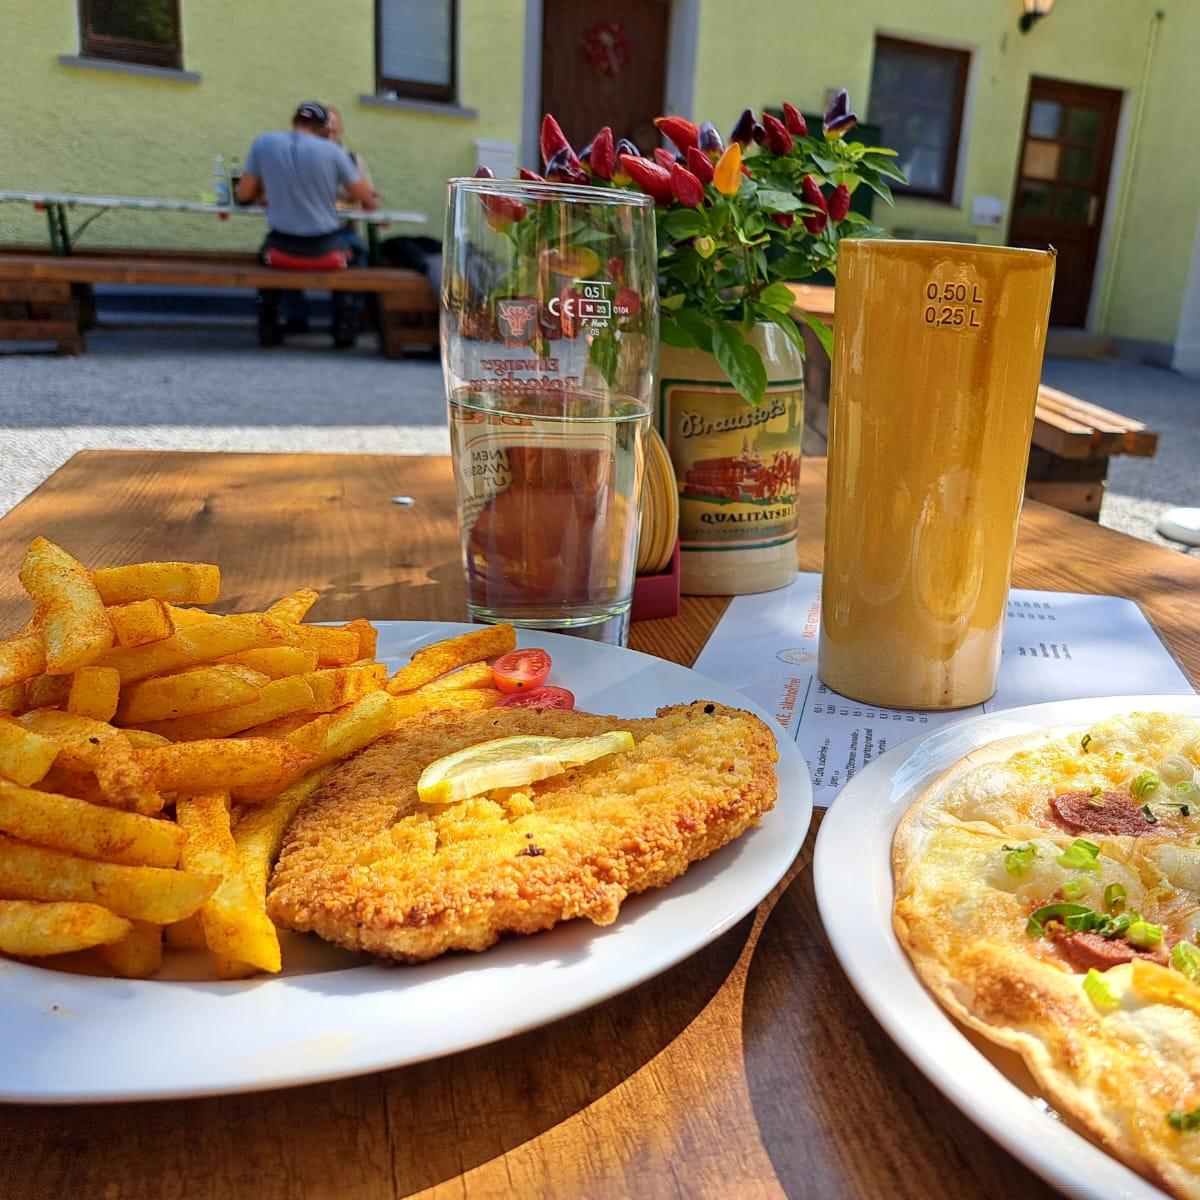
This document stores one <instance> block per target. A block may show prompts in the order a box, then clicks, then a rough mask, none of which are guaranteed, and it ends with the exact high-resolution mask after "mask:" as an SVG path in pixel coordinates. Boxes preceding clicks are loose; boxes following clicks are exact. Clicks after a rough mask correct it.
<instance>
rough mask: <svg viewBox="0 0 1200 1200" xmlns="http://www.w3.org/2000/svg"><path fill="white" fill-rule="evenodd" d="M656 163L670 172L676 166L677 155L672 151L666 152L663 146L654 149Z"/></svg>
mask: <svg viewBox="0 0 1200 1200" xmlns="http://www.w3.org/2000/svg"><path fill="white" fill-rule="evenodd" d="M654 161H655V162H656V163H658V165H659V166H660V167H662V169H663V170H664V171H669V170H670V169H671V168H672V167H673V166H674V165H675V155H673V154H672V153H671V152H670V150H664V149H663V147H662V146H655V147H654Z"/></svg>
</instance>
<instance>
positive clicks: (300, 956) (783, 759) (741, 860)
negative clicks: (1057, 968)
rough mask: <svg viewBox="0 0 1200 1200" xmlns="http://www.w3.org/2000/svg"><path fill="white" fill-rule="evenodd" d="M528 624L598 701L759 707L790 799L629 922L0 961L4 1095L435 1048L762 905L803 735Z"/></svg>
mask: <svg viewBox="0 0 1200 1200" xmlns="http://www.w3.org/2000/svg"><path fill="white" fill-rule="evenodd" d="M377 624H378V627H379V635H380V636H379V657H380V658H381V659H383V660H384V661H386V662H387V663H388V664H389V665H390V666H392V667H395V666H398V665H400V663H402V662H403V661H405V660H406V659H407V657H408V655H409V653H410V652H411V651H412V650H413V649H415V648H416V647H418V646H421V645H424V644H426V643H428V642H430V641H434V640H436V639H438V638H443V637H448V636H450V635H452V634H455V633H461V632H463V631H464V630H466V629H467V628H468V627H467V626H465V625H457V624H452V623H449V622H424V621H420V622H418V621H381V622H377ZM518 640H519V643H520V644H521V645H533V646H544V647H545V648H546V649H547V650H549V651H550V653H551V655H552V656H553V658H554V672H553V675H552V677H551V679H552V682H557V683H561V684H562V685H564V686H566V687H569V688H570V689H571V690H572V691H573V692H574V693H575V695H576V697H577V700H578V706H579V708H581V709H585V710H587V711H590V712H598V713H613V714H616V715H618V716H629V717H634V716H650V715H653V713H654V710H655V709H656V708H658V707H660V706H661V705H664V704H679V703H686V702H688V701H691V700H698V699H703V700H716V701H719V702H720V703H723V704H729V705H733V706H736V707H740V708H745V709H749V710H752V711H754V712H755V713H757V715H758V716H760V717H762V719H763V720H764V721H766V722H767V723H768V724H769V725H770V726H771V727H772V729H773V731H774V732H775V734H776V738H777V740H778V742H779V763H778V766H777V772H778V776H779V800H778V803H777V804H776V806H775V808H774V809H773V810H772V811H771V812H769V813H768V814H767V815H766V816H765V817H764V818H763V822H762V825H761V826H760V827H759V828H757V829H754V830H751V831H750V832H749V833H747V834H746V835H745V836H743V837H741V838H739V839H738V840H737V841H736V842H734V843H733V844H732V845H730V846H726V847H725V848H724V849H722V850H720V851H718V852H717V853H716V854H714V855H712V856H711V857H710V858H707V859H705V860H704V861H703V862H700V863H697V864H696V865H695V866H693V867H692V868H691V869H690V870H689V871H688V873H687V875H686V876H684V878H682V879H680V880H677V881H676V882H674V883H672V884H671V885H669V886H668V887H666V888H663V889H661V890H658V891H654V892H649V893H645V894H643V895H640V896H634V897H631V898H630V899H629V900H628V901H627V902H626V903H625V904H624V905H622V907H621V915H620V916H619V917H618V918H617V921H616V923H615V924H614V925H611V926H609V927H607V928H605V929H600V928H597V927H596V926H594V925H591V924H589V923H588V922H586V921H571V922H568V923H566V924H563V925H560V926H559V927H558V928H557V929H555V930H553V931H551V932H549V933H541V934H537V935H535V936H533V937H514V938H508V939H505V940H504V941H502V942H501V943H500V944H499V945H498V946H496V947H495V948H494V949H492V950H489V951H488V952H487V953H486V954H482V955H474V954H454V955H446V956H444V957H443V958H440V959H436V960H434V961H433V962H430V963H426V964H424V965H422V966H416V967H381V966H377V965H374V964H371V963H369V962H368V961H367V960H364V959H361V958H358V957H356V956H353V955H349V954H345V953H344V952H341V951H336V950H333V949H332V948H329V947H326V946H325V945H324V943H321V942H318V941H317V939H315V938H311V937H300V936H293V937H290V938H289V939H288V940H287V942H286V944H285V946H284V965H285V971H284V974H282V975H281V976H277V977H274V978H266V977H263V978H257V979H252V980H246V981H241V982H234V983H229V982H214V981H202V980H195V979H192V980H187V979H156V980H147V981H133V982H131V981H126V980H119V979H100V978H89V977H84V976H79V975H69V974H66V973H64V972H61V971H52V970H47V969H45V968H41V967H34V966H27V965H25V964H22V963H15V962H8V961H3V960H0V1100H8V1101H23V1102H37V1103H63V1102H87V1101H96V1100H145V1099H157V1098H162V1097H183V1096H203V1095H212V1094H217V1093H223V1092H240V1091H253V1090H257V1089H262V1088H278V1087H287V1086H291V1085H295V1084H302V1083H313V1082H316V1081H318V1080H323V1079H335V1078H340V1077H342V1076H347V1075H356V1074H361V1073H363V1072H366V1071H377V1070H382V1069H385V1068H389V1067H396V1066H401V1065H403V1064H405V1063H413V1062H419V1061H421V1060H423V1059H430V1058H436V1057H438V1056H440V1055H443V1054H450V1053H453V1052H455V1051H458V1050H465V1049H467V1048H469V1047H471V1046H479V1045H482V1044H484V1043H487V1042H493V1041H496V1040H498V1039H500V1038H505V1037H508V1036H510V1035H512V1034H515V1033H520V1032H522V1031H523V1030H526V1029H531V1028H533V1027H535V1026H538V1025H544V1024H546V1023H547V1022H550V1021H554V1020H556V1019H558V1018H559V1017H563V1016H566V1015H567V1014H569V1013H573V1012H577V1011H578V1010H579V1009H582V1008H586V1007H588V1006H589V1005H592V1004H597V1003H599V1002H600V1001H601V1000H605V999H607V998H608V997H609V996H613V995H615V994H616V993H618V992H622V991H624V990H626V989H627V988H631V987H633V986H634V985H635V984H638V983H641V982H643V981H644V980H646V979H649V978H651V977H652V976H654V975H657V974H659V972H661V971H665V970H666V969H667V968H668V967H671V966H674V965H675V964H676V963H677V962H679V961H681V960H682V959H684V958H686V957H687V956H688V955H690V954H693V953H695V951H697V950H699V949H700V948H701V947H702V946H705V945H707V944H708V943H709V942H711V941H713V940H714V939H715V938H717V937H719V936H720V935H721V934H722V933H724V932H725V931H726V930H727V929H729V928H730V927H731V926H732V925H733V924H735V922H737V921H738V920H740V919H741V918H742V917H743V916H745V914H746V913H748V912H749V911H750V910H751V909H753V908H754V906H755V905H756V904H757V903H758V902H759V901H760V900H761V899H762V898H763V896H765V895H766V894H767V892H768V891H770V889H771V888H772V887H773V886H774V885H775V884H776V883H777V882H778V880H779V879H780V878H781V877H782V875H783V874H784V872H785V871H786V870H787V869H788V867H789V866H790V865H791V863H792V860H793V859H794V858H795V856H796V854H797V852H798V851H799V849H800V845H801V843H802V842H803V841H804V835H805V833H806V832H807V831H808V824H809V820H810V818H811V816H812V789H811V787H810V785H809V781H808V771H807V768H806V766H805V763H804V760H803V758H802V757H801V756H800V753H799V751H797V749H796V747H795V743H794V742H793V741H792V739H791V738H790V737H788V736H787V734H785V733H784V732H783V730H782V729H780V728H779V726H778V725H776V723H775V722H774V721H773V720H772V719H771V718H770V717H769V716H768V715H767V714H766V713H765V712H763V711H762V710H761V709H759V708H757V707H756V706H755V705H753V704H751V703H750V702H749V701H747V700H746V699H745V698H744V697H743V696H741V695H739V694H738V693H737V692H734V691H733V690H732V689H730V688H727V687H725V686H724V685H722V684H719V683H716V682H714V681H713V680H711V679H708V678H707V677H706V676H703V675H699V674H697V673H696V672H694V671H690V670H688V669H687V668H685V667H681V666H678V665H677V664H675V663H670V662H664V661H663V660H661V659H657V658H652V657H651V656H649V655H646V654H637V653H634V652H633V651H630V650H621V649H618V648H616V647H612V646H605V645H601V644H598V643H596V642H589V641H584V640H580V639H575V638H569V637H562V636H557V635H553V634H540V633H528V634H526V633H522V634H521V635H520V636H519V639H518ZM171 957H173V955H171V954H168V958H171ZM184 973H185V974H186V971H185V972H184Z"/></svg>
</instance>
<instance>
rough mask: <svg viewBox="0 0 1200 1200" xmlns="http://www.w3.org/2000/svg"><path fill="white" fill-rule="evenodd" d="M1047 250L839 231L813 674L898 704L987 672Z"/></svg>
mask: <svg viewBox="0 0 1200 1200" xmlns="http://www.w3.org/2000/svg"><path fill="white" fill-rule="evenodd" d="M1053 283H1054V252H1053V251H1052V250H1051V251H1048V252H1047V251H1041V250H1015V249H1009V248H1007V247H1000V246H965V245H958V244H955V243H942V242H908V241H882V240H879V241H876V240H870V241H868V240H860V241H844V242H842V244H841V248H840V253H839V264H838V281H837V294H836V303H835V312H836V316H835V320H834V333H835V346H834V356H833V374H832V379H831V386H830V408H829V473H828V485H827V509H826V517H825V566H824V579H823V583H822V601H821V649H820V668H819V669H820V676H821V679H822V680H823V681H824V682H825V683H826V684H828V685H829V686H830V687H831V688H833V689H834V690H835V691H837V692H840V693H842V694H843V695H845V696H849V697H851V698H853V699H855V700H860V701H864V702H866V703H870V704H879V705H886V706H888V707H892V708H922V709H939V708H960V707H963V706H965V705H969V704H978V703H981V702H982V701H984V700H986V699H987V698H988V697H989V696H991V695H992V693H993V692H994V691H995V690H996V675H997V672H998V670H999V666H1000V643H1001V635H1002V632H1003V621H1004V611H1005V602H1006V599H1007V595H1008V587H1009V579H1010V576H1011V573H1012V559H1013V550H1014V547H1015V544H1016V534H1017V519H1018V517H1019V515H1020V509H1021V496H1022V492H1023V490H1024V485H1025V469H1026V464H1027V463H1028V459H1029V443H1030V437H1031V434H1032V431H1033V415H1034V406H1035V404H1036V401H1037V389H1038V383H1039V380H1040V378H1041V369H1042V354H1043V351H1044V349H1045V345H1046V327H1047V323H1048V319H1049V311H1050V292H1051V289H1052V287H1053Z"/></svg>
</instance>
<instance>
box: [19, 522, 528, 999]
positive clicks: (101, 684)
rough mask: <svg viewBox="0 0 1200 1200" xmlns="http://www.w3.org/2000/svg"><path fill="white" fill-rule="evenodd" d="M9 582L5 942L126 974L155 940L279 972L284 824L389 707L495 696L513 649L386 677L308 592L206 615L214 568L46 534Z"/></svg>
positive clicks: (235, 967) (354, 635)
mask: <svg viewBox="0 0 1200 1200" xmlns="http://www.w3.org/2000/svg"><path fill="white" fill-rule="evenodd" d="M20 577H21V581H22V583H23V584H24V585H25V588H26V591H27V592H28V593H29V595H30V598H31V600H32V601H33V616H32V618H31V619H30V620H29V621H28V622H27V624H26V625H25V627H24V628H22V629H20V630H19V631H17V632H14V633H11V634H10V636H8V637H7V639H0V954H10V955H14V956H17V957H21V958H31V959H32V958H38V959H46V960H48V961H47V963H46V965H47V966H53V967H55V968H57V969H62V970H87V971H90V972H95V971H96V970H97V969H99V970H102V971H107V972H108V973H109V974H112V975H115V976H118V977H121V978H126V979H144V978H148V977H149V976H152V975H153V974H155V973H156V972H157V971H158V970H159V968H160V966H161V964H162V960H163V954H164V948H165V949H166V950H167V951H171V952H174V951H175V950H176V949H178V948H188V949H192V950H199V951H201V952H203V953H206V954H207V955H208V957H209V960H210V964H211V969H212V972H213V974H214V975H215V976H216V978H218V979H240V978H244V977H245V976H247V975H251V974H254V973H255V972H259V971H268V972H275V971H278V970H280V967H281V958H280V946H279V939H278V937H277V935H276V932H275V928H274V926H273V924H272V923H271V921H270V919H269V917H268V916H267V914H266V891H267V880H268V877H269V875H270V871H271V868H272V866H273V865H274V861H275V858H276V857H277V856H278V853H279V849H280V846H281V844H282V841H283V838H284V834H285V830H286V828H287V826H288V824H289V822H290V821H291V820H292V818H293V817H294V816H295V814H296V813H297V812H298V811H299V809H300V807H301V806H302V805H303V804H304V803H305V802H306V801H307V800H308V799H309V797H311V796H312V794H313V793H314V792H315V791H316V790H317V789H318V788H319V787H320V786H321V785H322V783H324V782H325V780H326V779H328V778H329V776H330V775H331V774H332V773H333V772H334V771H335V770H336V769H337V766H338V764H339V763H340V762H342V761H343V760H345V759H346V758H348V757H349V756H350V755H352V754H355V753H356V752H357V751H359V750H361V749H362V748H363V747H365V746H369V745H371V744H372V743H373V742H375V741H376V740H378V739H379V738H380V737H381V736H383V735H384V734H386V733H387V732H388V731H389V730H391V729H393V728H395V726H396V725H397V724H398V723H400V722H401V721H406V720H412V719H420V718H421V717H422V715H423V714H425V713H428V712H433V711H438V710H442V709H458V710H465V709H470V708H486V707H489V706H490V705H492V704H494V703H496V702H497V701H498V700H499V699H500V693H499V692H498V691H497V690H496V689H495V687H494V685H493V679H492V673H491V668H490V667H489V666H488V665H487V662H486V660H487V659H489V658H491V657H494V656H495V655H498V654H500V653H503V652H504V651H506V650H509V649H511V648H512V647H513V645H514V644H515V637H514V633H513V630H512V629H511V628H509V627H507V626H492V627H484V628H481V629H478V630H473V631H472V632H470V633H468V634H466V635H464V636H462V637H457V638H451V639H449V640H448V641H445V642H440V643H437V644H435V645H431V646H426V647H425V648H423V649H422V650H419V651H418V652H417V653H416V654H414V655H413V658H412V661H411V662H410V663H409V664H408V666H406V667H404V668H403V669H402V670H401V671H399V672H398V673H397V674H396V675H395V676H394V677H393V678H392V679H391V680H390V681H389V680H388V677H387V667H386V666H385V665H384V664H383V663H380V662H377V661H376V659H375V656H376V649H377V645H376V644H377V639H378V634H377V632H376V630H375V627H374V626H373V625H372V624H371V623H370V622H369V621H367V620H364V619H361V618H360V619H358V620H351V621H349V622H347V623H346V624H343V625H314V624H306V623H305V621H306V620H307V619H308V617H309V614H310V612H311V611H312V610H313V606H314V605H315V604H316V603H317V601H318V599H319V597H318V594H317V592H315V591H314V590H312V589H311V588H299V589H297V590H296V591H294V592H292V593H291V594H290V595H288V596H284V597H283V598H282V599H279V600H276V601H275V602H274V603H273V604H271V605H269V606H268V607H266V608H265V609H264V610H262V611H258V612H243V613H240V614H236V615H232V616H218V615H217V614H215V613H212V612H209V611H207V610H206V609H205V608H203V607H197V606H201V605H208V604H211V603H212V602H213V601H214V600H216V598H217V594H218V591H219V588H220V572H219V570H218V568H217V567H216V566H213V565H210V564H206V563H183V562H163V563H159V562H144V563H134V564H131V565H128V566H115V567H100V568H98V569H89V568H88V567H85V566H83V565H82V564H81V563H79V562H78V561H76V559H74V558H72V557H71V555H70V554H68V553H67V552H66V551H65V550H63V549H62V548H61V547H59V546H56V545H54V543H52V542H49V541H47V540H46V539H44V538H38V539H36V540H35V541H34V542H33V544H32V545H31V546H30V547H29V550H28V552H27V553H26V555H25V558H24V560H23V562H22V565H21V570H20ZM230 797H232V798H233V800H234V801H236V804H235V806H234V807H233V808H232V810H231V808H230ZM231 814H232V815H231Z"/></svg>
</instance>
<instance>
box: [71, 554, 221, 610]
mask: <svg viewBox="0 0 1200 1200" xmlns="http://www.w3.org/2000/svg"><path fill="white" fill-rule="evenodd" d="M92 583H94V584H95V586H96V591H98V592H99V593H100V598H101V599H102V600H103V601H104V603H105V604H128V603H129V602H130V601H131V600H170V601H171V602H172V603H173V604H212V602H213V601H214V600H216V598H217V595H218V594H219V593H220V591H221V570H220V568H219V567H214V566H213V565H212V564H211V563H175V562H153V563H129V564H128V565H127V566H124V567H102V568H101V569H100V570H99V571H93V572H92Z"/></svg>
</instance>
